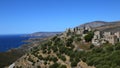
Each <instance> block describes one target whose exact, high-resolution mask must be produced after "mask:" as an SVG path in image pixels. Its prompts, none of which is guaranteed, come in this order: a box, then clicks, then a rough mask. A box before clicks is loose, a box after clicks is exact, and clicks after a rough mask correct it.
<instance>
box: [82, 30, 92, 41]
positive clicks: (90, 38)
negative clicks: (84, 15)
mask: <svg viewBox="0 0 120 68" xmlns="http://www.w3.org/2000/svg"><path fill="white" fill-rule="evenodd" d="M93 36H94V33H93V32H89V33H88V34H87V35H86V36H85V37H84V39H85V41H86V42H90V41H91V40H92V38H93Z"/></svg>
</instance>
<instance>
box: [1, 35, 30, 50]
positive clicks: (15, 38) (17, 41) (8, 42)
mask: <svg viewBox="0 0 120 68" xmlns="http://www.w3.org/2000/svg"><path fill="white" fill-rule="evenodd" d="M29 38H30V37H29V36H25V35H24V34H17V35H0V52H6V51H8V50H10V49H13V48H18V47H20V46H21V45H23V44H27V42H25V40H28V39H29Z"/></svg>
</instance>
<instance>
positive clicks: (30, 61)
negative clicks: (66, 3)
mask: <svg viewBox="0 0 120 68" xmlns="http://www.w3.org/2000/svg"><path fill="white" fill-rule="evenodd" d="M118 42H120V32H119V31H116V32H115V33H113V32H110V31H100V30H96V29H95V28H93V27H90V26H84V27H75V28H69V29H67V30H66V31H65V32H63V33H61V34H58V35H56V36H52V37H49V38H46V39H45V40H44V41H42V43H40V42H39V40H38V43H39V44H37V45H36V47H33V48H32V49H30V50H29V52H27V53H26V54H25V55H24V56H22V57H21V58H20V59H18V60H17V61H15V62H14V63H13V64H14V65H13V66H14V67H15V68H120V64H119V62H120V59H119V57H120V43H118ZM112 45H114V46H112ZM103 60H104V61H103Z"/></svg>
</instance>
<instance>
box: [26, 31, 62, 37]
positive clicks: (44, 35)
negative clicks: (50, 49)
mask: <svg viewBox="0 0 120 68" xmlns="http://www.w3.org/2000/svg"><path fill="white" fill-rule="evenodd" d="M61 33H62V32H35V33H32V34H29V35H28V36H32V37H49V36H54V35H56V34H61Z"/></svg>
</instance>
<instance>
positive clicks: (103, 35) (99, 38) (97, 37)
mask: <svg viewBox="0 0 120 68" xmlns="http://www.w3.org/2000/svg"><path fill="white" fill-rule="evenodd" d="M107 42H108V43H111V44H113V45H114V44H115V43H118V42H120V32H116V33H112V32H100V31H95V32H94V37H93V39H92V44H94V45H96V46H97V45H101V44H103V43H107Z"/></svg>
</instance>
